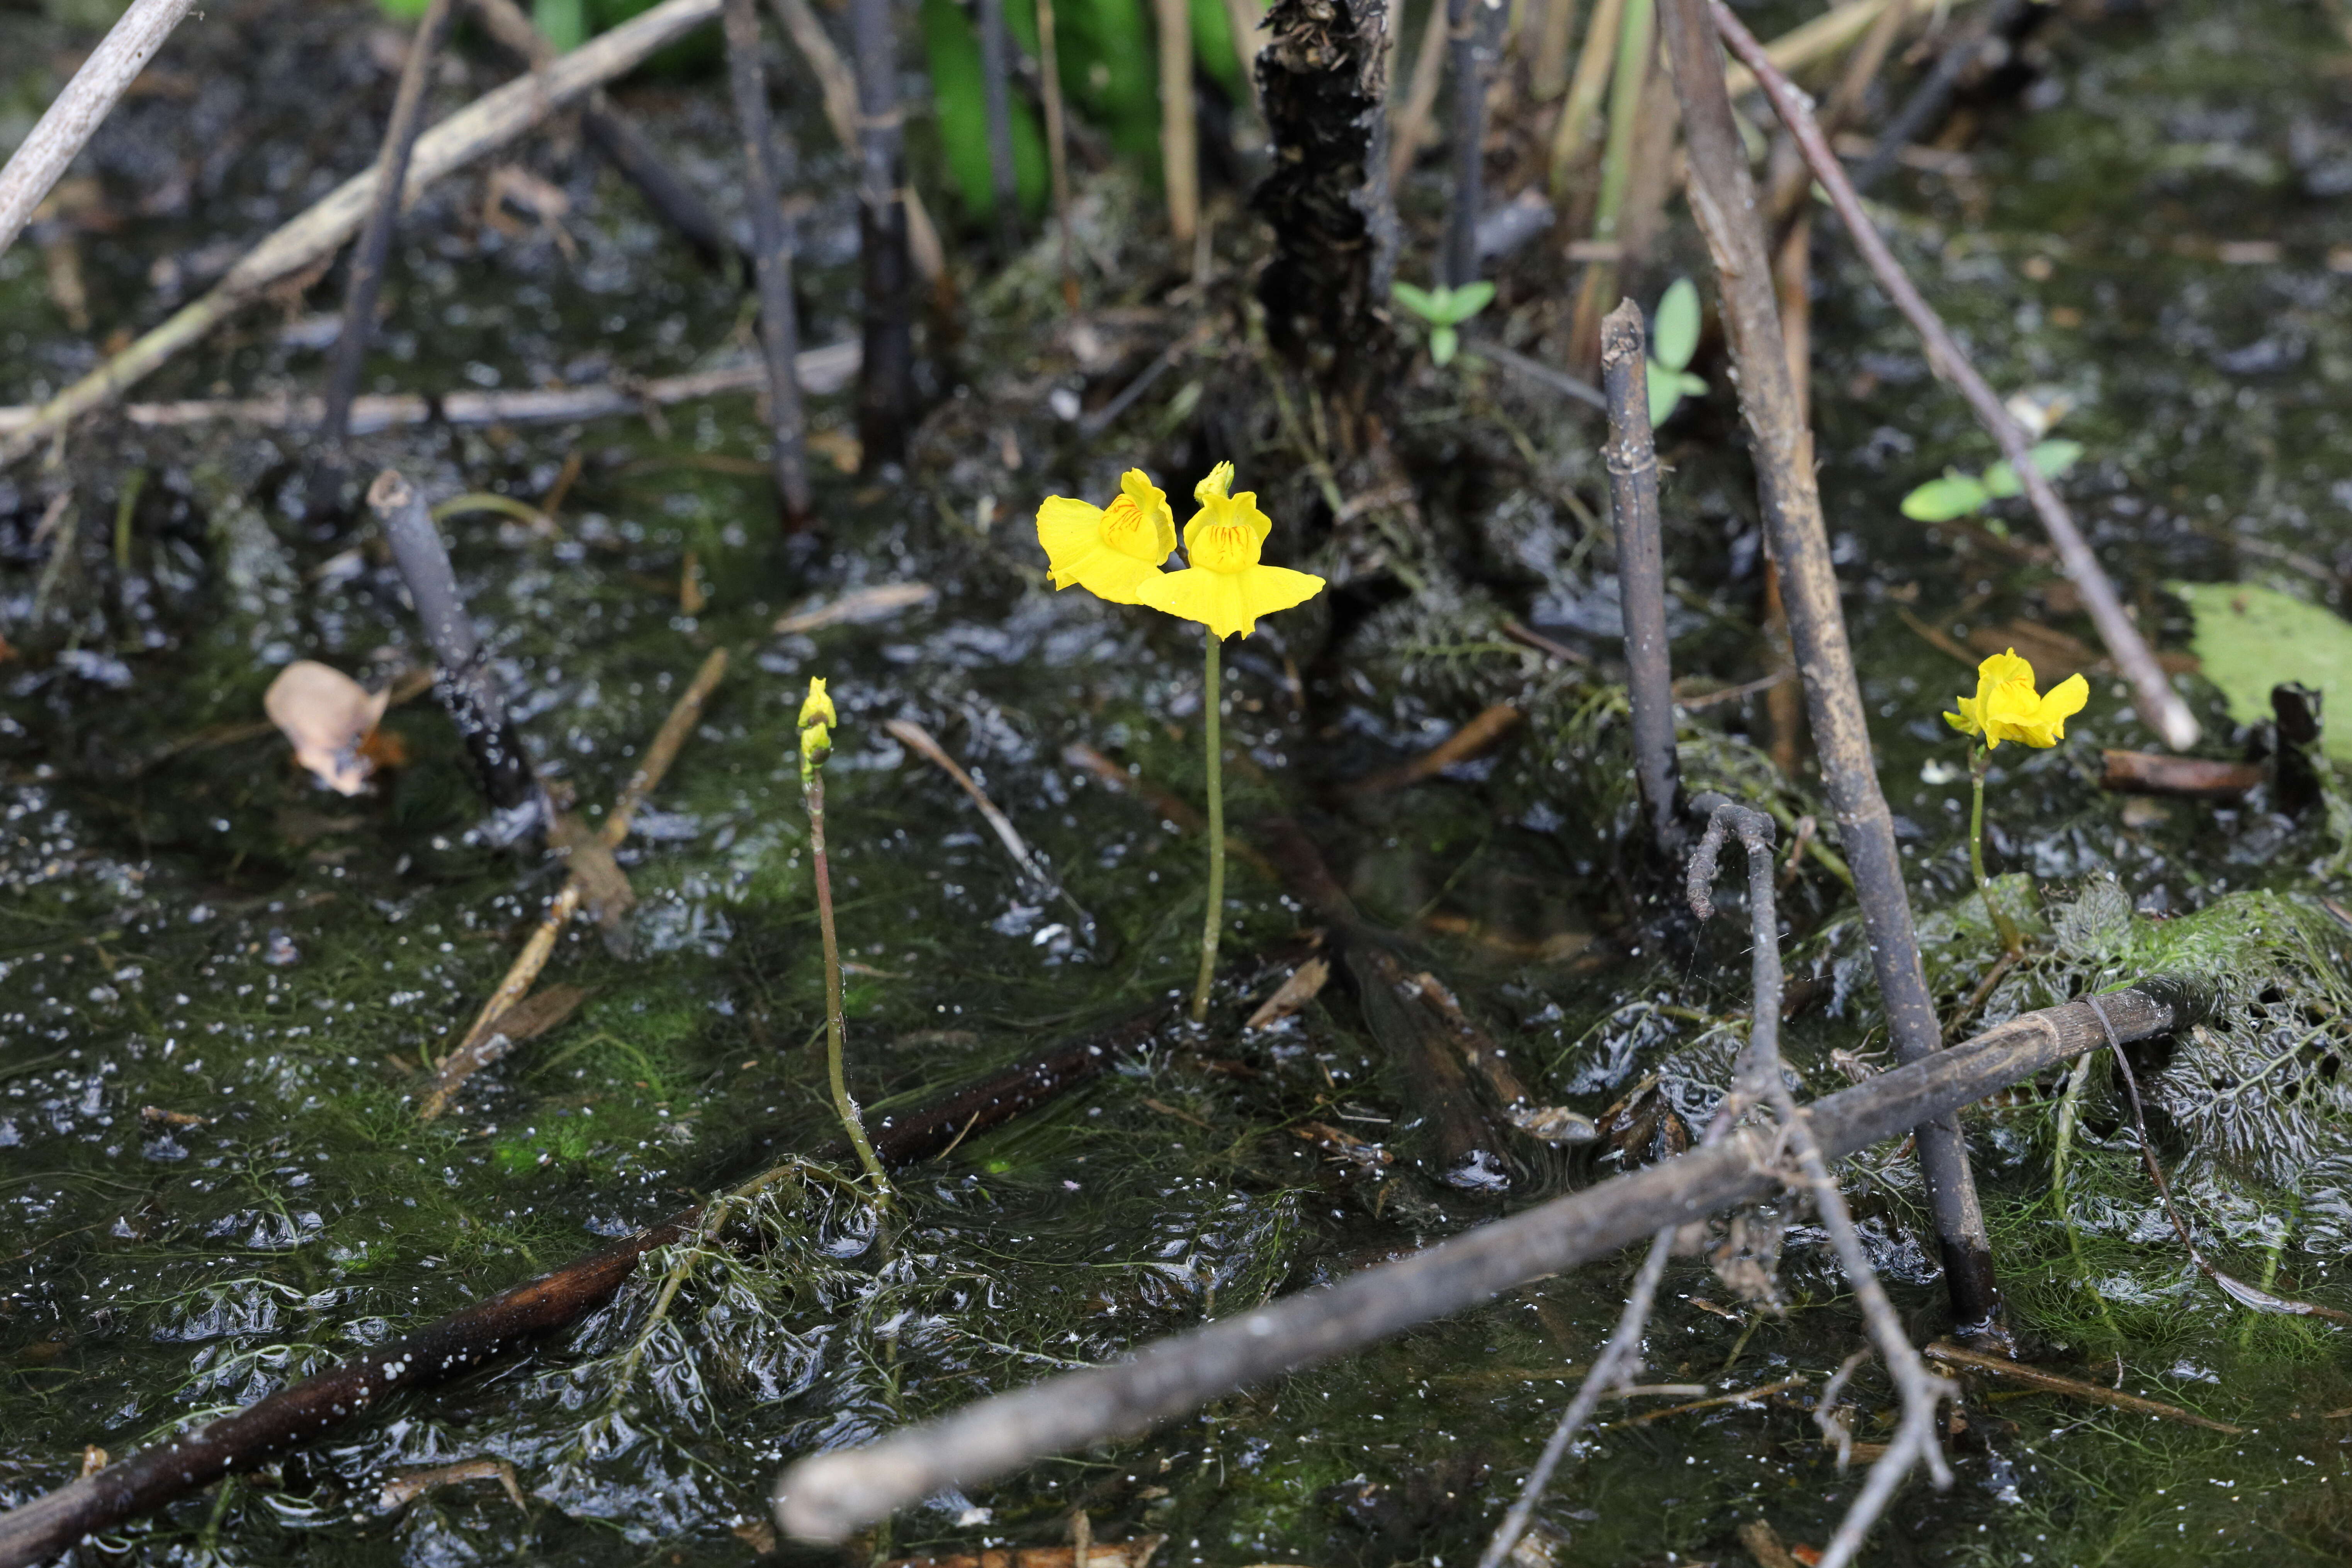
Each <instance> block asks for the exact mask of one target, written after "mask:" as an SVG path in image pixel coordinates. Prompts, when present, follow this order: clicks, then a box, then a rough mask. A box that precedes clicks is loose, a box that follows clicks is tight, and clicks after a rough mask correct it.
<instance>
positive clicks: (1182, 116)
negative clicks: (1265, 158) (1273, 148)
mask: <svg viewBox="0 0 2352 1568" xmlns="http://www.w3.org/2000/svg"><path fill="white" fill-rule="evenodd" d="M1151 14H1152V16H1154V17H1155V18H1156V19H1157V20H1158V23H1159V27H1160V170H1161V174H1162V176H1163V178H1164V179H1165V181H1166V183H1167V185H1168V237H1169V238H1171V239H1172V240H1174V241H1175V242H1176V243H1177V244H1178V245H1187V246H1189V245H1191V244H1192V237H1193V236H1194V235H1195V234H1197V233H1199V232H1200V228H1201V146H1200V134H1199V130H1198V127H1197V125H1196V123H1195V119H1194V115H1193V108H1192V5H1191V3H1190V0H1151Z"/></svg>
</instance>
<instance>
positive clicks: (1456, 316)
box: [1394, 279, 1495, 365]
mask: <svg viewBox="0 0 2352 1568" xmlns="http://www.w3.org/2000/svg"><path fill="white" fill-rule="evenodd" d="M1394 288H1395V290H1396V299H1397V302H1398V303H1399V304H1401V305H1402V306H1403V307H1404V308H1405V309H1406V310H1411V311H1412V313H1413V314H1414V315H1416V316H1419V317H1420V318H1421V319H1422V320H1423V321H1426V322H1427V323H1428V324H1429V357H1430V359H1431V360H1432V361H1433V363H1437V364H1439V365H1448V364H1451V363H1454V355H1455V354H1456V353H1460V352H1461V350H1462V334H1461V333H1460V332H1459V331H1456V330H1455V329H1456V328H1458V327H1460V326H1461V324H1462V323H1463V322H1465V321H1468V320H1469V319H1470V318H1471V317H1473V316H1475V315H1476V314H1477V313H1478V312H1479V311H1481V310H1485V309H1486V307H1487V305H1488V304H1489V303H1490V302H1492V300H1494V298H1495V286H1494V285H1493V284H1492V283H1489V282H1486V280H1485V279H1480V280H1479V281H1477V282H1475V283H1465V284H1464V285H1462V287H1460V288H1459V289H1448V288H1446V287H1445V286H1444V285H1443V284H1440V285H1438V286H1436V287H1434V288H1430V289H1416V288H1414V287H1413V286H1412V284H1410V283H1398V284H1396V285H1394Z"/></svg>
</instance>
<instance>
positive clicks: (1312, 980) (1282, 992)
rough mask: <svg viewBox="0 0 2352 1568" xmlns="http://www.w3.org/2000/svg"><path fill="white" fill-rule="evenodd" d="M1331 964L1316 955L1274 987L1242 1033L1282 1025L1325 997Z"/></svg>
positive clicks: (1245, 1025) (1258, 1006)
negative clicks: (1301, 1009) (1271, 993)
mask: <svg viewBox="0 0 2352 1568" xmlns="http://www.w3.org/2000/svg"><path fill="white" fill-rule="evenodd" d="M1330 980H1331V964H1330V962H1329V961H1328V959H1326V958H1325V957H1324V956H1323V955H1322V954H1321V953H1319V952H1318V953H1317V954H1315V955H1314V956H1313V957H1311V958H1309V959H1308V960H1307V962H1306V963H1302V964H1300V965H1299V966H1298V967H1297V968H1296V969H1294V970H1292V971H1291V972H1290V975H1289V978H1287V979H1286V980H1285V981H1283V983H1282V984H1280V985H1278V986H1276V987H1275V992H1274V994H1273V995H1271V996H1269V997H1267V998H1266V999H1265V1001H1263V1002H1261V1003H1259V1004H1258V1005H1257V1011H1256V1012H1255V1013H1252V1014H1251V1015H1250V1016H1249V1022H1248V1023H1246V1024H1244V1025H1243V1026H1242V1031H1243V1033H1244V1034H1246V1033H1248V1032H1249V1031H1251V1030H1253V1029H1270V1028H1272V1027H1274V1026H1275V1025H1276V1024H1279V1023H1281V1022H1282V1021H1283V1020H1284V1019H1285V1018H1287V1017H1289V1016H1291V1015H1292V1014H1293V1013H1296V1012H1297V1011H1298V1010H1299V1009H1300V1008H1301V1007H1304V1006H1306V1005H1307V1004H1308V1003H1309V1002H1312V1001H1314V1000H1315V998H1316V997H1317V996H1318V995H1320V994H1322V991H1323V987H1324V986H1325V985H1327V984H1330Z"/></svg>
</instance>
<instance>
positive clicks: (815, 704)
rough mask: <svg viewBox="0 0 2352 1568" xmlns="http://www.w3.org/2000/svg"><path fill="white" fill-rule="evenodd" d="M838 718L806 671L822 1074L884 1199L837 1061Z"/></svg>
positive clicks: (884, 1188)
mask: <svg viewBox="0 0 2352 1568" xmlns="http://www.w3.org/2000/svg"><path fill="white" fill-rule="evenodd" d="M839 722H841V716H840V715H839V714H837V713H835V711H834V707H833V699H832V698H830V697H828V696H826V695H825V693H824V680H823V679H821V678H819V677H816V676H811V677H810V678H809V685H808V696H807V697H806V698H805V699H804V700H803V701H802V703H801V717H800V731H801V798H802V800H803V801H804V802H806V803H807V805H808V817H809V857H810V858H811V859H812V860H813V861H814V863H815V867H816V929H817V933H818V935H819V937H820V938H821V939H822V941H823V942H824V1068H825V1075H826V1077H827V1079H829V1080H830V1081H831V1083H832V1086H833V1108H834V1110H835V1111H836V1112H838V1113H839V1114H840V1117H841V1125H842V1130H843V1131H845V1132H847V1133H848V1134H849V1143H850V1147H852V1148H853V1149H856V1151H857V1163H859V1164H861V1165H863V1166H865V1167H866V1175H867V1176H869V1177H871V1178H872V1179H873V1182H874V1190H875V1192H876V1193H877V1194H878V1195H879V1196H880V1197H881V1199H882V1201H883V1202H884V1203H886V1204H887V1203H888V1202H889V1200H890V1178H889V1177H888V1176H887V1174H885V1173H884V1172H883V1169H882V1162H881V1160H880V1159H879V1158H878V1157H877V1156H876V1154H875V1152H874V1145H873V1143H872V1142H869V1141H868V1140H867V1138H866V1126H865V1123H863V1122H862V1121H859V1120H858V1118H857V1101H856V1100H852V1099H851V1098H850V1097H849V1080H848V1079H846V1078H845V1077H844V1076H843V1073H842V1066H841V1055H842V1041H843V1037H844V1036H845V1034H846V1033H847V1030H846V1027H845V1024H844V1021H843V1018H842V1013H841V943H840V941H839V939H838V938H836V937H835V934H834V928H833V869H832V867H831V865H830V863H829V862H828V861H827V860H826V858H825V853H824V759H825V754H826V753H827V752H831V751H832V750H833V726H834V725H835V724H838V723H839Z"/></svg>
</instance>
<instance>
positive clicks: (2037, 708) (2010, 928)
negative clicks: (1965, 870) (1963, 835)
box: [1944, 648, 2091, 957]
mask: <svg viewBox="0 0 2352 1568" xmlns="http://www.w3.org/2000/svg"><path fill="white" fill-rule="evenodd" d="M2089 700H2091V687H2090V683H2089V682H2088V681H2086V680H2084V679H2083V678H2082V677H2081V676H2080V675H2070V676H2068V677H2067V678H2066V679H2063V680H2062V681H2060V682H2059V683H2058V684H2057V685H2055V686H2053V687H2052V688H2051V689H2049V690H2048V691H2036V690H2035V689H2034V687H2033V666H2032V664H2031V663H2029V662H2028V661H2027V660H2025V659H2022V658H2019V657H2018V656H2017V650H2016V649H2015V648H2011V649H2010V650H2009V651H2008V652H2006V653H1997V654H1994V655H1993V656H1992V657H1991V658H1988V659H1986V660H1985V661H1984V662H1983V663H1982V664H1980V665H1979V666H1977V692H1976V695H1975V696H1974V697H1959V698H1955V699H1953V704H1954V706H1955V707H1957V708H1958V710H1959V711H1958V712H1957V713H1947V714H1945V715H1944V722H1945V723H1947V724H1949V725H1950V726H1951V727H1952V728H1953V729H1955V730H1958V731H1959V732H1960V733H1961V734H1963V735H1966V736H1968V737H1969V738H1970V739H1971V740H1977V741H1982V742H1984V744H1983V745H1981V746H1973V745H1972V746H1970V747H1969V783H1970V784H1971V786H1972V790H1973V800H1972V803H1971V805H1969V872H1970V874H1972V875H1973V876H1974V877H1975V878H1976V882H1977V890H1978V891H1979V893H1981V894H1983V895H1984V903H1985V912H1986V913H1987V914H1989V915H1990V916H1991V917H1992V923H1993V928H1994V929H1995V930H1996V931H2000V942H2001V945H2002V946H2003V947H2005V948H2007V949H2008V950H2009V952H2010V954H2011V956H2012V957H2014V956H2015V955H2017V954H2019V953H2021V952H2024V951H2025V939H2024V937H2022V936H2021V935H2020V934H2019V932H2018V929H2017V923H2016V922H2015V921H2012V920H2011V919H2010V918H2009V915H2008V913H2007V911H2005V910H2002V909H2001V907H2000V905H1999V904H1998V903H1996V902H1995V901H1994V900H1993V896H1992V883H1991V882H1990V880H1988V879H1986V877H1985V867H1984V785H1985V771H1986V769H1987V768H1989V767H1990V765H1991V762H1992V753H1993V749H1994V748H1995V747H1997V746H1999V745H2000V743H2001V742H2003V741H2015V742H2020V743H2021V744H2023V745H2028V746H2035V747H2048V746H2054V745H2056V744H2057V743H2058V742H2060V741H2062V740H2063V739H2064V738H2065V735H2066V721H2067V720H2068V719H2070V718H2072V717H2074V715H2075V714H2077V713H2079V712H2081V711H2082V710H2083V704H2084V703H2085V702H2088V701H2089Z"/></svg>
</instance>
